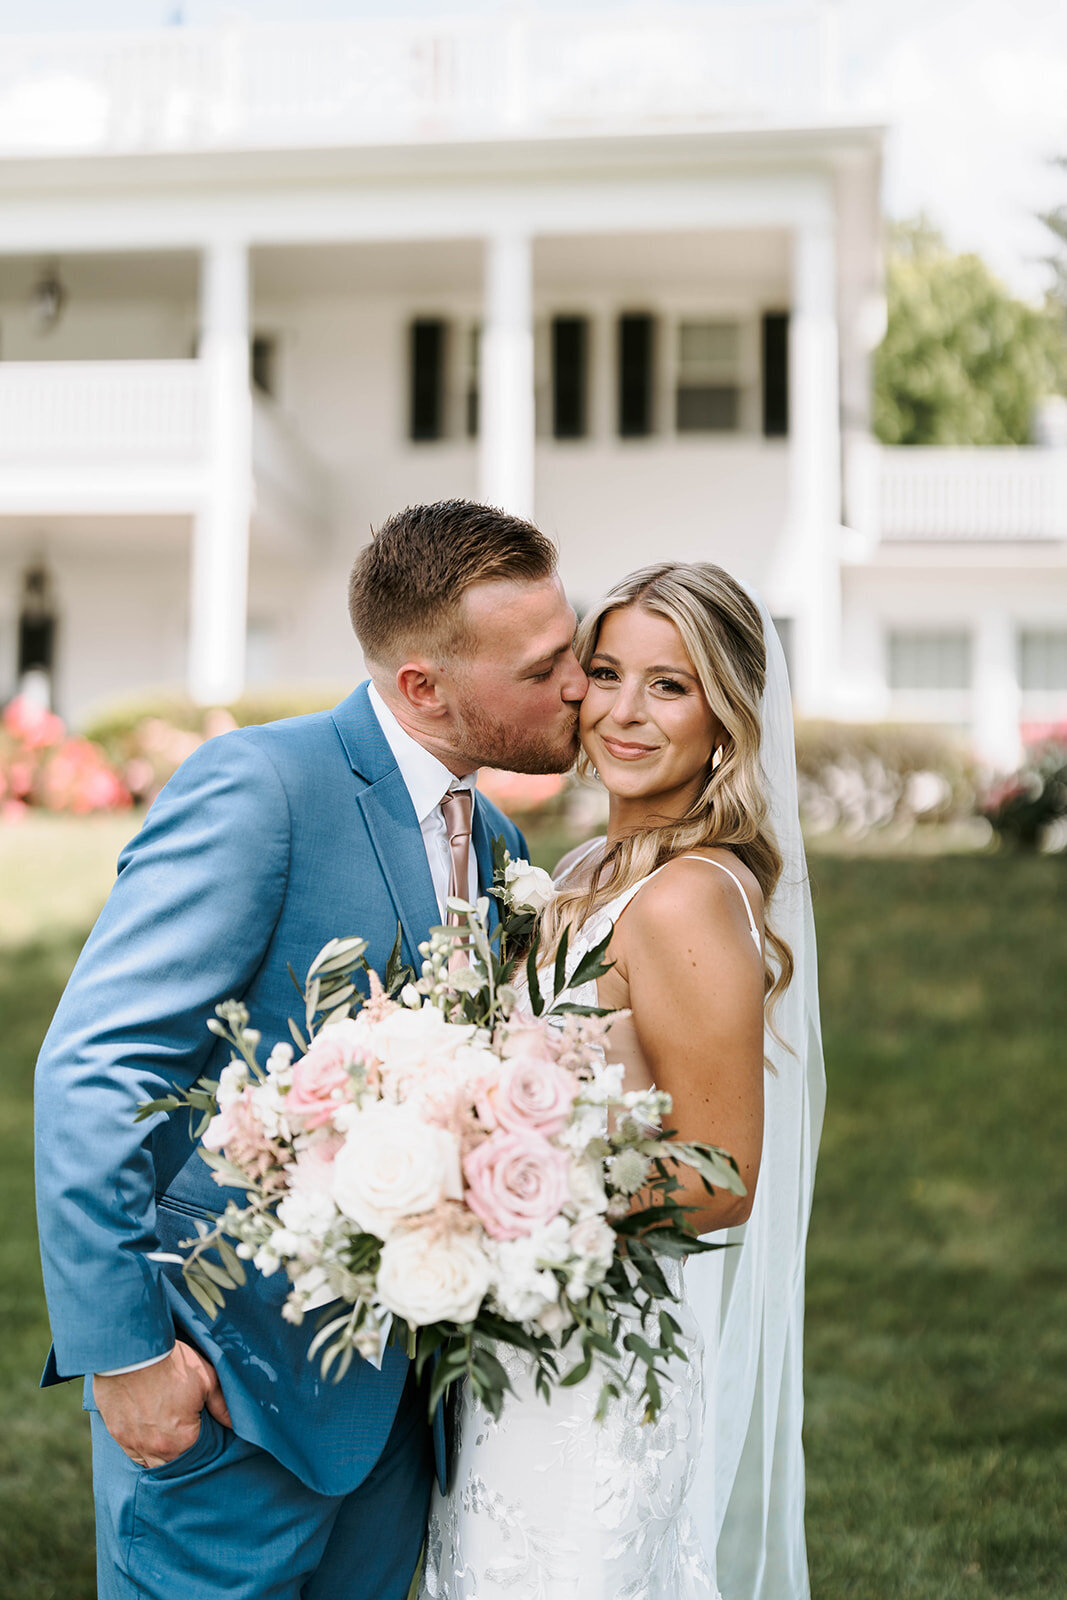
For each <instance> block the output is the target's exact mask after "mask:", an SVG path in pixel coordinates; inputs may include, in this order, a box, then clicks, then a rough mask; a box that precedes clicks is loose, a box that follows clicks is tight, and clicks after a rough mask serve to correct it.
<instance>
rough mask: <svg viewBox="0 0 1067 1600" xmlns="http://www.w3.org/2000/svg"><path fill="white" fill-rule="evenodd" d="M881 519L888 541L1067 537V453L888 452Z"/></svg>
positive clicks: (994, 450) (882, 481)
mask: <svg viewBox="0 0 1067 1600" xmlns="http://www.w3.org/2000/svg"><path fill="white" fill-rule="evenodd" d="M879 521H880V527H881V537H882V538H883V539H885V540H900V539H922V540H979V541H989V540H1005V539H1006V540H1028V539H1067V452H1064V451H1062V450H1038V449H1032V448H1021V449H1019V448H1012V447H1010V446H1009V447H1007V448H998V447H986V448H980V449H957V450H951V449H936V448H934V449H931V448H919V447H915V448H911V449H908V448H898V449H892V450H883V451H882V452H881V474H880V483H879Z"/></svg>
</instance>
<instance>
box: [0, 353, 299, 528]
mask: <svg viewBox="0 0 1067 1600" xmlns="http://www.w3.org/2000/svg"><path fill="white" fill-rule="evenodd" d="M208 418H209V413H208V397H207V382H206V373H205V369H204V366H203V364H202V363H201V362H199V361H18V362H0V514H2V513H4V512H11V511H20V512H21V511H34V510H41V511H43V512H49V511H57V510H59V511H64V512H70V513H74V514H77V513H78V512H92V511H97V510H100V509H101V508H103V509H112V510H121V511H127V512H131V513H136V512H139V511H157V510H172V511H183V512H192V511H195V510H196V508H197V507H198V505H200V504H201V503H202V500H203V496H204V494H205V492H206V489H207V481H208V472H207V469H208V465H209V462H208V448H207V447H208V426H209V420H208ZM252 472H253V477H254V482H255V491H256V511H257V516H258V518H259V519H260V521H261V522H262V523H263V524H264V525H265V526H269V528H270V531H271V532H272V533H274V534H281V535H283V536H284V537H286V538H288V540H289V541H290V543H292V542H293V541H294V540H295V541H297V542H299V541H300V540H302V539H306V538H308V537H309V536H310V537H315V536H316V535H317V534H319V533H320V532H321V530H322V529H323V527H324V526H325V524H326V521H327V519H328V516H329V509H330V500H329V484H328V480H327V475H326V473H325V471H324V469H323V468H322V466H321V465H320V463H319V462H318V461H317V460H316V459H315V458H314V457H313V456H312V454H311V452H310V451H309V450H308V449H307V447H306V445H305V444H304V443H303V441H302V440H301V438H300V436H299V433H298V431H297V430H296V429H294V428H293V426H292V425H291V424H290V423H288V422H287V421H286V420H285V418H283V417H282V416H281V415H280V414H279V412H278V411H277V409H276V407H275V406H274V405H273V404H272V403H271V402H270V401H269V400H267V399H265V398H263V397H261V396H258V395H257V396H256V397H255V403H254V405H253V410H252Z"/></svg>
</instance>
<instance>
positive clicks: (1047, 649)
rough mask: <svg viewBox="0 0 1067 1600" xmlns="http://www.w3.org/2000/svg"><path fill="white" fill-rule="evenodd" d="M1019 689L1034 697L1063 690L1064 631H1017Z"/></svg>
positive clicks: (1066, 666)
mask: <svg viewBox="0 0 1067 1600" xmlns="http://www.w3.org/2000/svg"><path fill="white" fill-rule="evenodd" d="M1019 687H1020V688H1021V689H1023V690H1024V691H1025V690H1030V691H1031V692H1033V691H1036V692H1038V693H1040V692H1041V691H1045V692H1046V693H1047V692H1049V691H1052V692H1053V693H1054V692H1055V691H1056V690H1057V689H1061V690H1062V689H1067V629H1063V628H1022V629H1020V632H1019Z"/></svg>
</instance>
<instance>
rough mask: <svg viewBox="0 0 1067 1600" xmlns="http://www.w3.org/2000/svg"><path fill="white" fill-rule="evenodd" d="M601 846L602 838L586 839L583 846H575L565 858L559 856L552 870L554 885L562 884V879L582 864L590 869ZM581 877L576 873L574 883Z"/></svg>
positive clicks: (600, 850)
mask: <svg viewBox="0 0 1067 1600" xmlns="http://www.w3.org/2000/svg"><path fill="white" fill-rule="evenodd" d="M603 845H604V839H603V837H602V836H601V837H599V838H596V839H587V840H586V841H585V843H584V844H576V845H575V847H574V849H573V850H568V851H567V854H566V855H565V856H560V858H559V860H558V861H557V862H556V865H555V866H554V867H553V869H552V877H553V878H554V880H555V881H556V883H562V882H563V880H564V878H566V877H568V876H569V875H570V874H571V873H572V872H574V870H575V868H576V867H578V866H580V865H581V864H582V863H583V862H584V863H585V864H586V865H587V866H589V867H590V868H591V867H592V864H593V862H594V861H597V860H599V859H600V856H601V854H602V848H603ZM581 876H582V874H580V873H576V874H575V882H577V881H578V880H579V878H580V877H581ZM568 887H570V885H568Z"/></svg>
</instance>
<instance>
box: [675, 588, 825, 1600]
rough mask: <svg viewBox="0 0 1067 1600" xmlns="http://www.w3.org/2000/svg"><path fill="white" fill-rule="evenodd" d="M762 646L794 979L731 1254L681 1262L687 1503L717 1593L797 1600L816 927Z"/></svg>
mask: <svg viewBox="0 0 1067 1600" xmlns="http://www.w3.org/2000/svg"><path fill="white" fill-rule="evenodd" d="M752 598H753V600H754V601H755V602H756V604H757V605H758V606H759V610H760V615H761V617H762V619H763V629H764V637H765V640H766V647H767V682H766V687H765V690H764V695H763V703H762V741H761V759H762V764H763V770H764V776H765V780H766V784H767V792H768V797H769V800H770V814H771V821H772V824H773V827H774V832H775V836H776V839H777V842H778V846H779V849H780V850H781V852H782V856H783V860H784V865H783V870H782V876H781V879H780V881H779V883H778V887H777V888H776V890H775V893H774V897H773V900H772V902H771V905H770V907H769V914H770V916H771V918H772V919H773V923H774V927H775V930H776V932H777V933H779V934H780V935H781V937H782V938H784V939H785V941H786V943H787V944H788V945H789V946H790V948H791V949H792V951H793V956H794V960H795V962H796V969H795V973H794V977H793V981H792V983H791V984H790V986H789V988H788V989H787V990H786V992H785V994H784V995H783V996H782V997H781V999H780V1001H779V1003H778V1007H777V1010H776V1012H775V1018H774V1021H775V1027H776V1029H777V1031H778V1032H779V1033H780V1034H781V1035H782V1038H783V1039H784V1040H785V1041H786V1042H787V1044H788V1047H789V1048H788V1049H786V1048H783V1047H782V1045H781V1044H779V1043H778V1041H777V1040H776V1039H775V1038H774V1037H773V1035H772V1034H771V1033H770V1032H769V1031H768V1033H767V1035H766V1049H767V1055H768V1058H769V1061H770V1064H771V1066H770V1070H768V1071H767V1073H766V1075H765V1092H766V1098H765V1110H764V1134H763V1159H762V1164H761V1168H760V1177H759V1183H758V1185H757V1188H756V1197H755V1201H754V1204H753V1208H752V1212H751V1215H750V1216H749V1219H748V1221H747V1222H746V1223H744V1224H743V1225H742V1226H741V1227H738V1228H731V1229H729V1230H725V1231H724V1232H722V1233H720V1234H718V1235H715V1236H714V1237H716V1238H720V1239H725V1240H728V1241H729V1242H730V1243H731V1244H737V1245H741V1244H743V1246H744V1248H743V1249H731V1250H718V1251H715V1252H714V1253H711V1254H708V1255H705V1256H700V1257H692V1258H690V1261H689V1263H688V1265H687V1267H686V1284H687V1289H688V1295H689V1300H690V1303H691V1305H692V1309H693V1311H694V1313H695V1314H696V1316H697V1318H698V1319H699V1321H700V1324H701V1326H702V1328H703V1329H704V1331H705V1340H706V1347H707V1355H706V1366H705V1392H706V1414H705V1425H704V1438H705V1440H706V1441H707V1448H706V1449H705V1451H704V1453H703V1455H702V1457H701V1459H700V1462H699V1464H698V1468H697V1474H696V1478H695V1481H694V1483H693V1487H692V1490H691V1494H690V1507H691V1511H692V1514H693V1519H694V1522H695V1523H696V1526H697V1528H698V1531H699V1533H700V1537H701V1540H702V1543H703V1545H704V1548H705V1553H706V1555H707V1559H708V1563H709V1565H710V1566H711V1569H712V1572H713V1573H715V1574H716V1576H717V1581H718V1585H719V1588H720V1589H721V1591H722V1594H723V1597H724V1600H808V1596H809V1593H810V1590H809V1585H808V1568H807V1551H806V1546H805V1539H804V1456H803V1449H802V1445H801V1424H802V1421H803V1411H804V1396H803V1335H804V1257H805V1247H806V1241H807V1232H808V1219H809V1216H810V1214H811V1200H812V1188H813V1184H814V1177H815V1158H816V1154H817V1151H818V1146H819V1135H820V1133H821V1130H822V1118H823V1107H824V1103H825V1098H826V1078H825V1072H824V1069H823V1056H822V1037H821V1030H820V1024H819V992H818V973H817V963H816V952H815V926H814V921H813V917H812V909H811V893H810V890H809V886H808V878H807V866H806V862H805V856H804V841H803V838H802V836H801V831H800V816H799V809H798V802H797V776H796V754H795V746H794V734H793V708H792V700H791V695H790V690H789V676H788V672H787V669H786V663H785V656H784V653H783V650H782V646H781V643H780V641H779V638H778V634H777V630H776V629H775V627H774V624H773V622H772V621H771V617H770V614H769V613H768V611H767V608H766V606H765V605H764V604H763V602H762V601H761V600H760V599H759V597H758V596H756V595H753V596H752Z"/></svg>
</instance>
